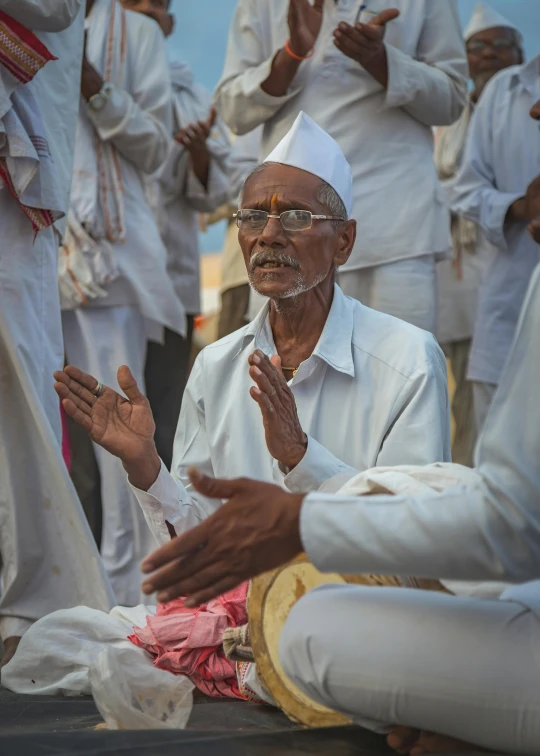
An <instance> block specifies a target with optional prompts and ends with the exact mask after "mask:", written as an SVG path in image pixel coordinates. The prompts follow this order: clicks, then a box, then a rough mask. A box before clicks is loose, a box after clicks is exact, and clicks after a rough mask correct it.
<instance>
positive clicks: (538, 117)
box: [531, 100, 540, 121]
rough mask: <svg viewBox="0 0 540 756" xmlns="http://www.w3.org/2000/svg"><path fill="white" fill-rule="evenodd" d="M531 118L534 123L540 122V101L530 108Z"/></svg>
mask: <svg viewBox="0 0 540 756" xmlns="http://www.w3.org/2000/svg"><path fill="white" fill-rule="evenodd" d="M531 118H534V120H535V121H540V100H538V102H537V103H535V104H534V105H533V106H532V108H531Z"/></svg>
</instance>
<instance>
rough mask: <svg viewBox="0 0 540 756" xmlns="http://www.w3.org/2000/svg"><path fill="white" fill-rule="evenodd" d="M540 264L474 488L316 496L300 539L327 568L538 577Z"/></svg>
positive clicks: (304, 515) (483, 440)
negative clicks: (420, 493) (410, 493)
mask: <svg viewBox="0 0 540 756" xmlns="http://www.w3.org/2000/svg"><path fill="white" fill-rule="evenodd" d="M539 327H540V267H538V268H537V269H536V271H535V273H534V275H533V277H532V281H531V286H530V289H529V294H528V296H527V299H526V301H525V305H524V309H523V313H522V318H521V321H520V324H519V326H518V330H517V334H516V339H515V341H514V345H513V347H512V350H511V353H510V357H509V360H508V362H507V363H506V367H505V370H504V373H503V376H502V379H501V382H500V385H499V389H498V391H497V393H496V395H495V399H494V401H493V405H492V407H491V409H490V412H489V415H488V418H487V421H486V424H485V428H484V431H483V433H482V435H481V437H480V439H479V443H478V447H477V452H476V472H477V474H478V482H477V484H475V485H470V486H460V487H456V488H452V489H448V490H447V491H445V492H442V493H434V494H426V495H424V496H419V497H416V498H407V497H402V496H370V497H365V498H362V497H344V496H339V495H335V496H329V495H324V494H310V495H309V496H308V497H307V498H306V500H305V502H304V504H303V507H302V511H301V536H302V542H303V545H304V548H305V550H306V552H307V553H308V554H309V556H310V558H311V559H312V561H313V563H314V564H315V565H316V566H317V567H318V568H319V569H321V570H323V571H328V572H333V571H337V572H347V573H362V572H380V573H383V574H399V575H409V576H417V577H430V578H443V579H444V578H448V579H456V580H509V581H512V582H522V581H526V580H533V579H537V578H538V577H539V572H540V571H539V564H540V509H539V507H538V503H539V502H540V476H539V474H538V460H539V459H540V434H539V433H538V425H539V421H540V417H539V414H540V405H539V404H538V401H536V399H535V396H536V386H537V384H538V365H539V364H540V340H539V339H538V338H537V333H538V328H539Z"/></svg>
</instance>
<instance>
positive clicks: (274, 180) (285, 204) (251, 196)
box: [242, 163, 323, 212]
mask: <svg viewBox="0 0 540 756" xmlns="http://www.w3.org/2000/svg"><path fill="white" fill-rule="evenodd" d="M320 186H321V179H320V178H319V177H318V176H315V175H314V174H313V173H308V172H307V171H304V170H302V169H301V168H294V167H293V166H290V165H282V164H281V163H272V164H268V165H265V164H263V165H262V166H260V167H259V169H258V170H257V171H256V172H255V173H254V174H253V175H252V176H250V178H249V179H248V180H247V182H246V185H245V187H244V196H243V202H242V204H243V206H244V207H250V208H260V209H262V210H270V209H272V210H278V209H283V210H287V209H292V208H294V209H299V210H302V209H304V210H311V211H313V212H315V211H319V210H321V208H322V207H323V206H322V205H321V203H320V201H319V200H318V198H317V197H318V193H319V188H320Z"/></svg>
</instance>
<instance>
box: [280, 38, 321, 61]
mask: <svg viewBox="0 0 540 756" xmlns="http://www.w3.org/2000/svg"><path fill="white" fill-rule="evenodd" d="M283 49H284V50H285V52H286V53H287V55H290V56H291V58H292V59H293V60H307V59H308V58H311V56H312V55H313V53H314V52H315V48H313V49H312V50H310V51H309V53H308V54H307V55H304V56H303V57H302V56H301V55H297V54H296V53H295V52H293V51H292V50H291V40H290V39H288V40H287V41H286V42H285V46H284V48H283Z"/></svg>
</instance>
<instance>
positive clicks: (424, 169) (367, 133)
mask: <svg viewBox="0 0 540 756" xmlns="http://www.w3.org/2000/svg"><path fill="white" fill-rule="evenodd" d="M312 5H313V7H312ZM363 5H364V4H363V3H362V2H361V0H338V2H336V1H335V0H324V1H323V0H320V2H319V1H318V2H316V3H314V4H310V3H309V2H308V0H298V1H296V0H295V2H292V3H290V2H289V0H276V1H275V2H272V3H268V2H266V0H239V3H238V6H237V9H236V13H235V16H234V19H233V22H232V27H231V30H230V37H229V47H228V52H227V59H226V62H225V68H224V71H223V75H222V79H221V82H220V83H219V84H218V87H217V90H216V104H217V107H218V110H219V112H220V114H221V115H222V117H223V119H224V120H225V122H226V123H227V124H228V125H229V126H230V128H231V129H232V130H233V131H234V132H235V133H237V134H243V133H245V132H247V131H250V130H251V129H253V128H254V127H255V126H257V125H258V124H261V123H263V124H264V133H263V141H262V148H261V149H262V154H263V155H266V154H268V152H269V150H270V149H272V148H273V147H274V146H275V145H276V144H277V143H278V142H279V141H280V139H281V138H282V137H283V136H284V135H285V134H286V133H287V131H288V130H289V128H290V127H291V125H292V123H293V121H294V119H295V118H296V116H297V114H298V112H299V111H300V110H303V111H305V112H306V113H307V114H308V115H310V116H311V117H312V118H314V119H315V120H316V121H317V123H318V124H319V125H320V126H321V127H322V128H323V129H325V130H326V131H327V132H328V133H329V134H330V135H331V136H333V137H334V138H335V139H336V140H337V141H338V142H339V144H340V146H341V148H342V149H343V151H344V153H345V156H346V158H347V160H348V161H349V163H350V165H351V168H352V171H353V187H354V203H353V216H354V217H355V218H357V220H358V223H359V233H358V236H357V240H356V244H355V248H354V250H353V253H352V255H351V257H350V258H349V260H348V262H347V263H346V264H345V265H344V266H343V268H342V270H341V273H340V277H339V283H340V285H341V286H342V288H343V289H344V291H345V293H346V294H347V295H350V296H353V297H355V298H357V299H359V300H360V301H361V302H363V304H366V305H368V306H370V307H373V308H375V309H377V310H381V311H383V312H386V313H389V314H391V315H394V316H396V317H399V318H402V319H403V320H406V321H408V322H410V323H413V324H415V325H417V326H420V327H421V328H424V329H426V330H430V331H432V332H434V330H435V323H436V280H435V259H436V258H438V257H441V256H446V254H447V253H448V251H449V250H450V248H451V239H450V233H449V216H448V208H447V206H446V204H445V201H444V195H443V192H442V189H441V187H440V185H439V182H438V178H437V173H436V170H435V166H434V162H433V137H432V131H431V127H432V126H438V125H448V124H451V123H453V122H454V121H455V120H456V119H457V118H458V117H459V115H460V114H461V111H462V109H463V106H464V104H465V100H466V74H467V62H466V58H465V52H464V46H463V39H462V36H461V29H460V23H459V18H458V14H457V7H456V3H455V1H454V0H448V2H444V3H434V2H431V1H430V0H393V1H392V0H373V1H372V2H370V3H368V4H367V6H368V9H369V10H367V11H364V12H363V13H362V15H360V11H361V6H363ZM290 6H295V7H296V14H291V17H290V18H291V21H290V24H288V18H287V17H288V11H289V7H290ZM391 8H396V9H398V10H399V17H398V18H396V19H394V20H392V21H390V22H389V23H388V24H387V25H386V30H385V33H384V43H382V42H381V40H380V39H379V36H382V33H383V30H384V24H381V25H377V26H374V25H373V24H370V25H369V26H370V33H371V34H372V35H375V36H376V37H377V39H378V42H377V44H379V46H380V49H379V50H378V53H377V56H378V57H377V60H378V61H380V62H381V66H382V69H383V73H382V75H381V72H380V67H379V68H377V69H376V68H375V67H374V62H373V60H372V59H370V60H368V59H367V57H366V55H365V54H364V48H362V47H361V46H360V47H355V48H354V47H353V48H347V47H345V45H346V43H344V41H343V40H344V39H345V37H346V36H347V35H348V34H356V33H357V32H355V31H354V30H353V27H354V24H355V20H358V19H360V20H362V21H367V20H369V19H373V18H374V17H375V14H380V13H381V12H385V13H388V12H389V10H388V9H391ZM321 16H322V21H321ZM377 18H378V17H377ZM294 19H296V21H294ZM341 24H346V26H345V30H346V31H342V30H341V27H340V25H341ZM308 25H309V26H310V27H315V28H317V27H320V29H319V30H318V31H315V32H313V33H312V34H311V36H310V39H309V40H307V41H306V40H305V36H306V27H307V26H308ZM365 26H366V25H364V27H361V28H362V29H365ZM336 34H341V38H338V37H337V36H336ZM358 34H359V35H360V36H361V37H362V39H365V35H364V34H363V32H362V31H358ZM287 40H289V43H287ZM286 43H287V44H286ZM295 45H296V48H295ZM300 45H302V46H303V49H300V47H299V46H300ZM340 45H341V47H340ZM342 49H347V51H348V52H347V54H345V53H344V52H342ZM355 51H356V52H355ZM349 52H350V54H351V55H356V57H355V58H352V57H350V55H349V54H348V53H349ZM356 53H357V54H356ZM293 56H294V57H293ZM299 58H304V59H303V60H300V59H299ZM359 61H360V62H359ZM385 74H386V75H385ZM375 76H378V77H379V78H380V79H381V81H379V80H378V79H377V78H375ZM381 82H382V83H381Z"/></svg>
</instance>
